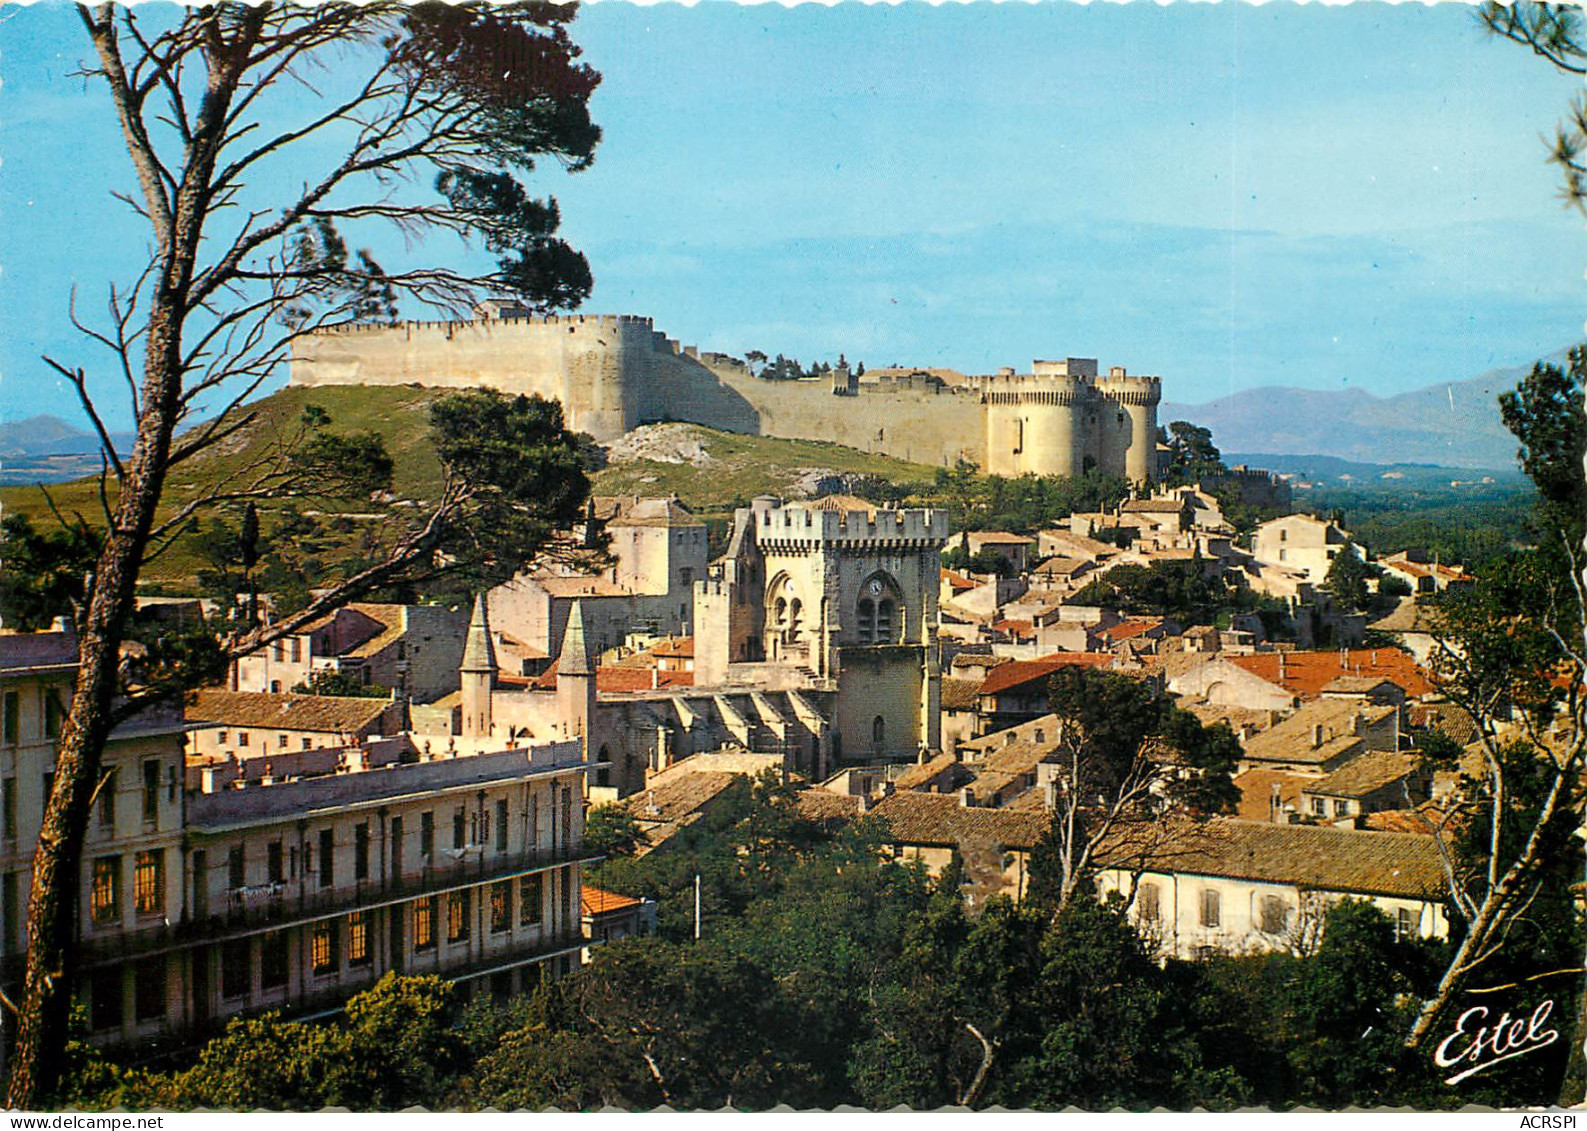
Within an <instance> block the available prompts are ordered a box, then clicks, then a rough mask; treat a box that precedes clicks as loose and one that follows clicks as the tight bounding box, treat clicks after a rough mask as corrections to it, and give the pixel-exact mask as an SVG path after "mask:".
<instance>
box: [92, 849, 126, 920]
mask: <svg viewBox="0 0 1587 1131" xmlns="http://www.w3.org/2000/svg"><path fill="white" fill-rule="evenodd" d="M89 908H90V911H91V913H92V915H93V919H94V922H96V923H114V922H115V921H116V920H118V919H120V918H121V857H119V856H99V857H96V858H95V859H94V870H93V879H92V882H91V884H90V886H89Z"/></svg>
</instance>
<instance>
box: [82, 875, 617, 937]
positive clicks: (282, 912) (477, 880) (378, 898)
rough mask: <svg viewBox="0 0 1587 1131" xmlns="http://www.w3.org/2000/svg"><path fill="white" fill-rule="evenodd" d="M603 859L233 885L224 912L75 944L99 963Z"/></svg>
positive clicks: (307, 878)
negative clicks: (338, 881) (334, 881)
mask: <svg viewBox="0 0 1587 1131" xmlns="http://www.w3.org/2000/svg"><path fill="white" fill-rule="evenodd" d="M603 858H604V857H603V856H602V854H601V853H597V852H591V851H589V850H588V849H585V848H583V847H582V846H579V847H573V848H558V849H556V850H550V849H539V850H534V851H526V852H515V853H505V852H504V853H493V854H490V855H484V854H480V853H469V854H468V855H465V856H463V857H460V858H457V859H448V858H447V857H446V855H445V854H443V853H437V854H434V855H432V856H431V858H430V861H429V862H427V863H426V864H425V865H424V866H423V868H421V869H419V870H416V871H409V872H407V873H406V874H405V875H403V876H401V877H398V878H385V879H380V878H371V879H367V880H359V881H357V882H356V883H355V884H354V885H353V886H351V887H349V886H347V885H345V884H344V885H340V886H337V887H330V888H318V887H315V886H314V884H315V883H316V882H317V881H316V879H315V877H313V876H312V875H311V876H307V877H304V878H302V879H300V880H296V881H294V882H292V883H290V884H285V883H283V884H262V885H256V886H254V887H249V888H239V889H235V890H233V891H231V892H230V893H228V897H227V899H226V907H225V910H224V911H221V912H219V913H216V914H211V915H207V916H187V917H184V918H183V919H181V920H179V921H177V922H174V923H170V924H168V925H163V926H159V927H151V928H146V929H142V930H132V931H118V932H115V933H105V934H95V935H88V936H84V937H83V938H81V939H80V940H79V941H78V943H77V956H78V961H79V963H81V964H82V965H84V966H99V965H105V964H107V963H111V962H120V961H125V960H126V959H129V958H135V957H139V956H142V955H149V954H154V953H158V952H160V951H168V950H177V949H183V948H186V947H190V946H198V945H202V944H206V943H213V942H219V941H221V940H223V939H227V938H232V937H235V936H237V935H246V934H256V933H259V932H261V931H267V930H279V929H281V928H283V927H288V926H292V925H293V924H297V923H304V922H310V921H313V920H316V919H327V918H331V917H332V916H337V915H346V914H349V913H351V912H354V911H365V910H370V909H372V908H376V907H384V906H387V905H390V904H393V903H402V902H404V901H406V900H410V899H417V898H419V897H421V896H426V895H436V894H439V893H442V892H446V891H451V890H453V889H455V888H462V887H472V886H474V885H477V884H484V883H490V882H492V881H495V880H504V879H510V878H512V877H514V876H519V875H524V874H526V873H529V872H534V871H540V870H543V869H547V868H553V867H558V866H561V865H566V864H590V863H594V862H596V861H598V860H601V859H603Z"/></svg>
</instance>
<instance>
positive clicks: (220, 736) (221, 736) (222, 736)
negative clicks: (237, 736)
mask: <svg viewBox="0 0 1587 1131" xmlns="http://www.w3.org/2000/svg"><path fill="white" fill-rule="evenodd" d="M215 741H216V742H217V743H219V744H220V745H222V746H225V745H226V732H225V731H223V730H217V731H216V732H215Z"/></svg>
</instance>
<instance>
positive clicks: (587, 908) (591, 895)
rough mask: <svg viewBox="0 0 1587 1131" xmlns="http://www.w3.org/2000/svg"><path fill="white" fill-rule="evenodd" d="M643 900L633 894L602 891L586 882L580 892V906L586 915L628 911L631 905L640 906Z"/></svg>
mask: <svg viewBox="0 0 1587 1131" xmlns="http://www.w3.org/2000/svg"><path fill="white" fill-rule="evenodd" d="M641 902H642V901H641V900H638V899H635V898H634V897H633V896H631V895H618V894H617V893H616V892H611V891H602V890H601V889H600V888H592V887H590V885H589V884H585V885H584V886H583V888H582V889H581V891H580V893H579V907H580V910H582V911H583V913H584V914H586V915H609V914H611V913H612V912H614V911H627V910H628V909H629V908H630V907H638V906H639V905H640V903H641Z"/></svg>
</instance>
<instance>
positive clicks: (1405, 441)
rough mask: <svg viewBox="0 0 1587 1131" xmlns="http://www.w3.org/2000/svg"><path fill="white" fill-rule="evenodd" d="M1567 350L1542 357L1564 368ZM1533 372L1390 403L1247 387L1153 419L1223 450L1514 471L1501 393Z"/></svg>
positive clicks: (1173, 407) (1171, 407)
mask: <svg viewBox="0 0 1587 1131" xmlns="http://www.w3.org/2000/svg"><path fill="white" fill-rule="evenodd" d="M1564 353H1565V351H1563V350H1561V351H1558V352H1556V353H1554V354H1552V355H1550V356H1549V357H1547V358H1546V359H1545V360H1548V361H1553V362H1556V363H1557V362H1562V361H1563V359H1564ZM1531 368H1532V367H1531V366H1530V365H1527V366H1518V367H1516V368H1513V369H1494V370H1491V371H1489V372H1487V373H1484V374H1483V375H1482V376H1480V377H1473V378H1471V379H1469V380H1465V381H1452V382H1450V383H1448V384H1444V385H1431V386H1429V387H1427V388H1425V389H1417V390H1416V391H1415V392H1411V393H1401V394H1399V395H1398V396H1393V397H1376V396H1373V395H1372V394H1371V393H1369V392H1367V391H1366V390H1364V389H1361V388H1357V387H1351V388H1348V389H1341V390H1338V391H1334V392H1318V391H1316V390H1312V389H1282V388H1273V387H1268V388H1260V389H1246V390H1244V391H1243V392H1239V393H1234V394H1232V395H1230V396H1227V397H1220V398H1219V399H1218V400H1215V401H1208V402H1207V403H1206V404H1175V403H1169V402H1164V404H1163V405H1162V406H1161V407H1160V408H1159V409H1158V414H1157V419H1158V420H1159V421H1160V422H1161V423H1163V424H1165V425H1166V424H1167V423H1168V422H1169V421H1172V420H1188V421H1190V422H1191V423H1193V424H1199V425H1201V426H1202V427H1203V428H1210V429H1212V441H1213V443H1215V444H1216V445H1217V446H1218V447H1219V448H1220V449H1223V450H1225V451H1230V450H1233V451H1241V452H1287V453H1295V454H1301V453H1306V454H1315V455H1323V456H1335V457H1338V458H1339V459H1343V460H1348V461H1351V462H1354V463H1366V464H1383V465H1396V464H1417V463H1420V464H1434V465H1437V466H1440V467H1463V468H1483V469H1497V470H1508V469H1511V468H1514V467H1515V451H1516V442H1515V437H1514V436H1512V435H1510V433H1509V432H1508V431H1506V430H1505V427H1504V424H1503V423H1502V422H1501V421H1500V420H1499V404H1498V396H1499V394H1500V393H1502V392H1504V391H1505V390H1507V389H1513V388H1515V386H1516V383H1517V382H1519V381H1520V380H1521V379H1522V378H1523V377H1525V376H1526V374H1527V373H1529V372H1531Z"/></svg>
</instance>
